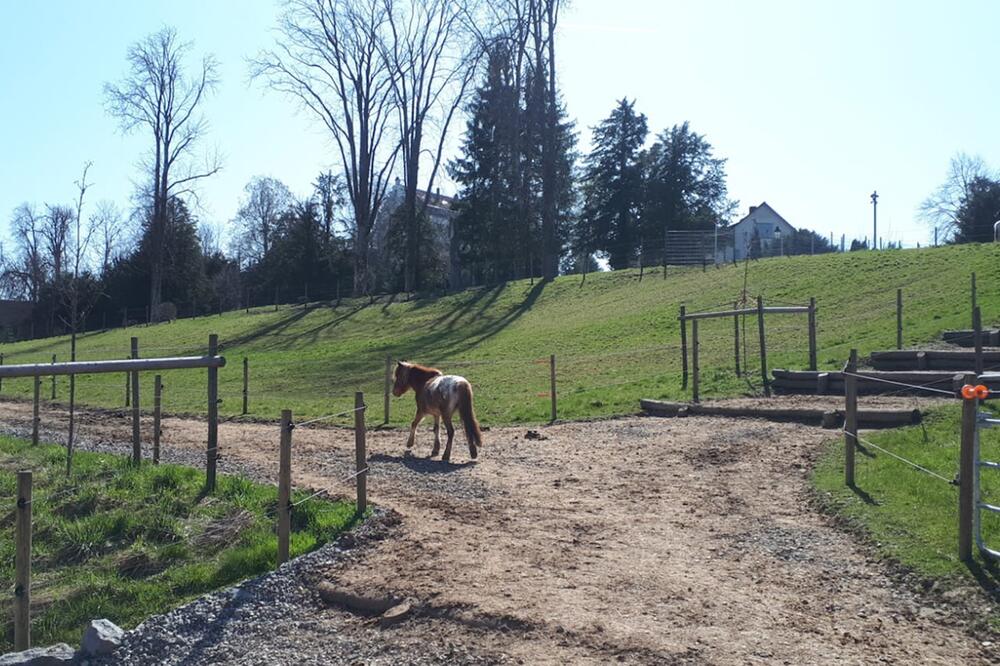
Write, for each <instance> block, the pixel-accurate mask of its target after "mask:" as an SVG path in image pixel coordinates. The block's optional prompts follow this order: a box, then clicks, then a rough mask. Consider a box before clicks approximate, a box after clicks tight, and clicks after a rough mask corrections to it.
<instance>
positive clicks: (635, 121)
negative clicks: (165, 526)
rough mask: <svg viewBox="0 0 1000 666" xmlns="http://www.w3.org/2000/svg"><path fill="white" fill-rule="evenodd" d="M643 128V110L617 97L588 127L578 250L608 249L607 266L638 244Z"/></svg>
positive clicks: (619, 262) (624, 261)
mask: <svg viewBox="0 0 1000 666" xmlns="http://www.w3.org/2000/svg"><path fill="white" fill-rule="evenodd" d="M648 133H649V130H648V128H647V124H646V116H645V115H644V114H636V112H635V102H629V101H628V99H625V98H623V99H622V100H621V101H619V102H618V106H616V107H615V109H614V110H613V111H612V112H611V115H609V116H608V117H607V118H605V119H604V120H602V121H601V123H600V124H599V125H597V127H595V128H594V139H593V143H594V148H593V150H592V151H591V152H590V155H588V156H587V160H586V165H585V169H584V175H583V197H584V207H583V214H582V216H581V220H580V225H579V230H578V237H579V238H578V242H579V243H580V247H579V249H580V250H582V251H584V252H586V253H587V254H591V253H593V252H595V251H604V252H607V253H608V257H609V261H610V263H611V267H612V268H625V267H627V266H629V265H630V264H631V262H632V260H633V259H634V258H635V256H636V253H637V251H638V246H639V213H640V210H641V208H642V193H643V165H642V162H641V160H640V151H641V150H642V146H643V144H644V143H645V141H646V136H647V134H648Z"/></svg>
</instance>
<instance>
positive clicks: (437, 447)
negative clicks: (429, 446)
mask: <svg viewBox="0 0 1000 666" xmlns="http://www.w3.org/2000/svg"><path fill="white" fill-rule="evenodd" d="M440 433H441V417H440V416H435V417H434V450H433V451H431V458H433V457H434V456H436V455H437V454H438V452H439V451H441V435H440Z"/></svg>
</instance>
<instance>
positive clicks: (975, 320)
mask: <svg viewBox="0 0 1000 666" xmlns="http://www.w3.org/2000/svg"><path fill="white" fill-rule="evenodd" d="M972 330H973V336H974V337H973V342H974V343H975V345H976V374H977V375H981V374H983V315H982V312H981V311H980V310H979V306H978V305H977V306H976V307H975V308H974V309H973V310H972Z"/></svg>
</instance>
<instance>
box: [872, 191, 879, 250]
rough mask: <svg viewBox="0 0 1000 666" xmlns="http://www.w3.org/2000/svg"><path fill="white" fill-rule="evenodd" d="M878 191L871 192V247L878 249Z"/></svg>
mask: <svg viewBox="0 0 1000 666" xmlns="http://www.w3.org/2000/svg"><path fill="white" fill-rule="evenodd" d="M877 242H878V191H877V190H876V191H874V192H872V247H873V248H874V249H876V250H877V249H878V245H876V243H877Z"/></svg>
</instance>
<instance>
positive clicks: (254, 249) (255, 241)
mask: <svg viewBox="0 0 1000 666" xmlns="http://www.w3.org/2000/svg"><path fill="white" fill-rule="evenodd" d="M243 191H244V193H245V197H244V199H243V201H242V203H241V205H240V209H239V211H238V212H237V213H236V220H235V221H236V223H237V224H238V225H239V226H240V227H241V229H240V234H239V240H238V243H239V251H240V255H241V257H242V260H243V261H260V260H262V259H263V258H264V256H265V255H267V253H268V251H269V250H270V249H271V242H272V240H273V238H274V234H275V230H276V228H277V226H278V221H279V219H280V218H281V215H282V213H284V212H285V211H286V210H288V208H289V207H290V206H291V205H292V203H293V202H294V197H293V196H292V193H291V191H289V189H288V188H287V187H286V186H285V184H284V183H282V182H281V181H280V180H278V179H276V178H271V177H269V176H254V177H253V178H251V179H250V182H249V183H247V185H246V187H245V188H244V189H243Z"/></svg>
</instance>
